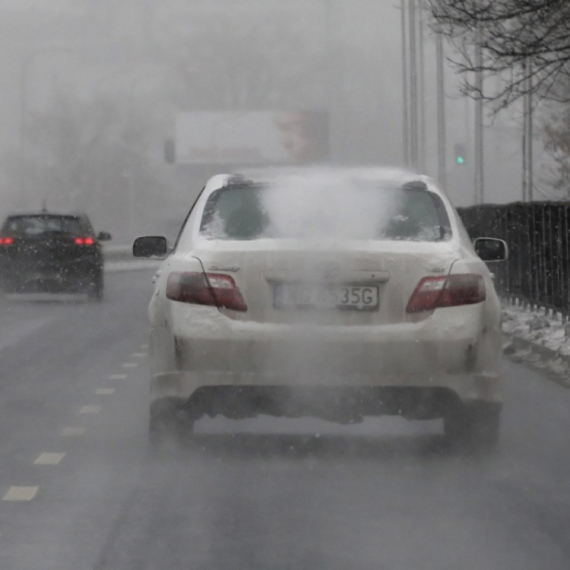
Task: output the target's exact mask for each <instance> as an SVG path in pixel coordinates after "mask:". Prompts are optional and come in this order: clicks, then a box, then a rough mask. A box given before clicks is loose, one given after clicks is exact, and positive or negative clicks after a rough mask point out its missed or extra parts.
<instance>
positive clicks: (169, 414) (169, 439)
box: [148, 398, 194, 448]
mask: <svg viewBox="0 0 570 570" xmlns="http://www.w3.org/2000/svg"><path fill="white" fill-rule="evenodd" d="M193 431H194V421H193V419H192V418H191V416H190V413H189V411H188V410H187V409H185V408H184V407H183V406H182V405H181V403H180V402H179V401H178V400H177V399H175V398H164V399H162V400H156V401H154V402H153V403H152V404H151V406H150V410H149V426H148V439H149V443H150V445H151V446H152V447H153V448H160V447H163V446H164V445H168V444H176V445H179V444H183V443H185V442H187V441H189V439H190V437H191V436H192V432H193Z"/></svg>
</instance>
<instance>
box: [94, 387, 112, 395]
mask: <svg viewBox="0 0 570 570" xmlns="http://www.w3.org/2000/svg"><path fill="white" fill-rule="evenodd" d="M114 393H115V388H99V389H98V390H95V394H97V396H110V395H111V394H114Z"/></svg>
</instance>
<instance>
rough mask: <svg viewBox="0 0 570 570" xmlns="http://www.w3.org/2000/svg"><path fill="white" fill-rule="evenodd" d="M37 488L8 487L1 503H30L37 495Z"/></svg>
mask: <svg viewBox="0 0 570 570" xmlns="http://www.w3.org/2000/svg"><path fill="white" fill-rule="evenodd" d="M38 489H39V487H10V488H9V489H8V492H7V493H6V494H5V495H4V498H3V499H2V500H3V501H31V500H32V499H33V498H34V497H35V496H36V495H37V494H38Z"/></svg>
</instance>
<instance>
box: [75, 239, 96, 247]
mask: <svg viewBox="0 0 570 570" xmlns="http://www.w3.org/2000/svg"><path fill="white" fill-rule="evenodd" d="M94 243H95V240H94V239H93V238H92V237H76V238H75V244H76V245H93V244H94Z"/></svg>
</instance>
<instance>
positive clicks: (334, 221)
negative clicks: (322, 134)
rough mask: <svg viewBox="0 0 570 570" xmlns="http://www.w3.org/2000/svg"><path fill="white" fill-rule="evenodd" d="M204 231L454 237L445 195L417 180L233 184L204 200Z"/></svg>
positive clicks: (230, 236)
mask: <svg viewBox="0 0 570 570" xmlns="http://www.w3.org/2000/svg"><path fill="white" fill-rule="evenodd" d="M200 232H201V234H202V235H203V236H205V237H206V238H208V239H223V240H253V239H259V238H277V239H279V238H311V237H314V238H327V237H332V238H336V237H345V238H355V239H373V240H405V241H443V240H447V239H449V238H450V236H451V227H450V223H449V217H448V215H447V212H446V209H445V206H444V204H443V202H442V200H441V199H440V198H439V196H437V195H436V194H434V193H433V192H430V191H428V190H427V189H426V188H425V185H424V184H423V183H421V184H419V185H415V184H414V183H412V184H407V185H405V186H403V187H399V188H384V187H378V185H372V184H359V185H356V186H355V185H352V186H350V187H348V188H343V189H342V190H339V188H332V189H331V191H330V193H328V192H327V191H326V190H325V191H323V189H318V190H316V191H313V190H312V189H302V188H296V189H294V190H291V189H286V188H272V187H267V186H260V185H234V186H227V187H225V188H221V189H219V190H216V191H215V192H213V193H212V194H211V196H210V197H209V198H208V201H207V203H206V206H205V209H204V214H203V217H202V221H201V225H200Z"/></svg>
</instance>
